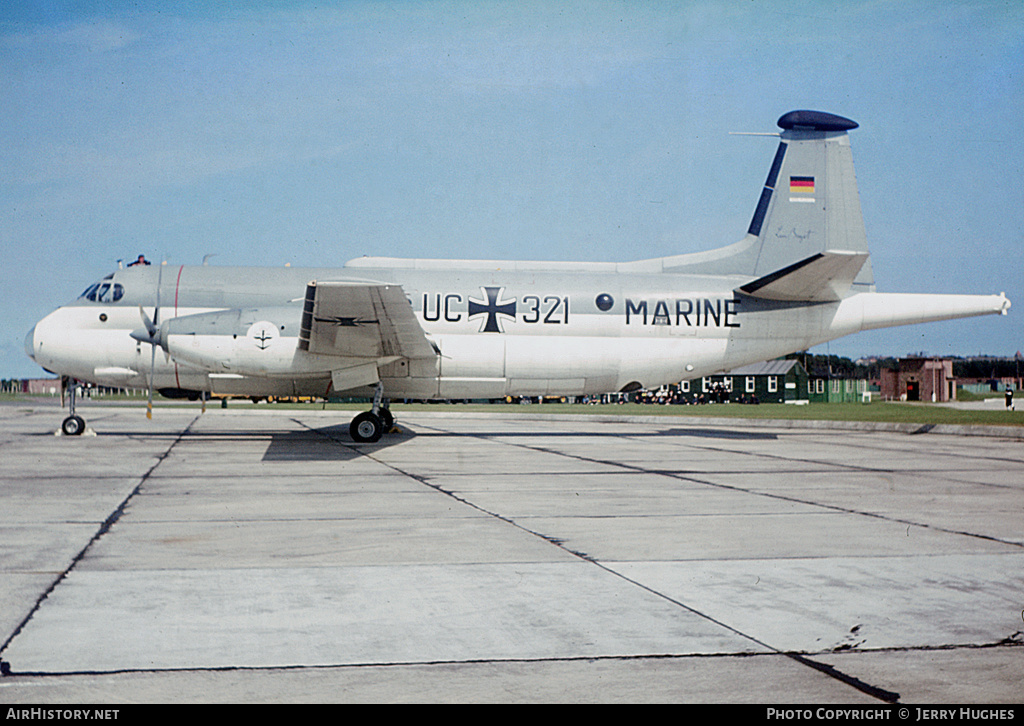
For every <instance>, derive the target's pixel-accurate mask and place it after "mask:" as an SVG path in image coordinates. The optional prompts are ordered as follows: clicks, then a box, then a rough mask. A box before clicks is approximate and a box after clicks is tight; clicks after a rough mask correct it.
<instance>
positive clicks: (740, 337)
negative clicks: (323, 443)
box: [25, 111, 1009, 441]
mask: <svg viewBox="0 0 1024 726" xmlns="http://www.w3.org/2000/svg"><path fill="white" fill-rule="evenodd" d="M779 125H780V127H782V128H783V132H782V133H781V134H780V137H781V141H780V145H779V148H778V150H777V151H776V154H775V158H774V160H773V162H772V165H771V168H770V171H769V174H768V179H767V181H766V183H765V185H764V187H763V189H762V191H761V197H760V200H759V202H758V205H757V207H756V210H755V213H754V217H753V219H752V221H751V224H750V227H749V228H748V230H747V234H746V236H745V237H744V238H743V239H742V240H740V241H739V242H737V243H736V244H733V245H730V246H728V247H724V248H721V249H718V250H712V251H710V252H700V253H694V254H687V255H677V256H673V257H665V258H656V259H646V260H639V261H634V262H625V263H603V262H523V261H469V260H428V259H393V258H375V257H362V258H357V259H354V260H351V261H349V262H348V263H347V264H345V266H344V267H340V268H317V269H300V268H292V267H281V268H266V267H260V268H253V267H214V266H207V265H197V266H184V265H180V266H179V265H166V264H165V265H154V266H144V265H135V266H131V267H128V268H126V269H122V270H118V271H116V272H114V273H113V274H111V275H108V276H107V277H106V278H104V279H103V280H101V281H100V282H98V283H96V284H95V285H92V286H90V287H89V288H88V289H87V290H86V291H85V293H83V295H82V296H81V297H80V298H78V299H77V300H75V301H74V302H72V303H70V304H68V305H65V306H63V307H61V308H58V309H57V310H56V311H54V312H53V313H51V314H50V315H48V316H47V317H45V318H44V319H42V320H41V321H39V323H37V324H36V326H35V327H34V328H33V330H32V331H30V332H29V335H28V337H27V338H26V341H25V345H26V352H27V353H28V354H29V355H30V356H31V357H32V358H33V359H34V360H35V361H36V362H37V363H39V364H40V365H41V366H42V367H43V368H45V369H47V370H49V371H52V372H54V373H59V374H61V375H63V376H69V377H72V378H76V379H80V380H84V381H91V382H93V383H96V384H100V385H110V386H121V387H155V388H156V389H158V390H161V391H162V392H164V393H166V394H168V395H190V394H197V393H199V392H207V393H212V394H215V395H217V394H221V395H229V394H231V395H244V396H327V395H331V394H342V393H346V392H349V393H350V395H368V394H370V393H375V394H376V396H375V402H374V406H373V410H372V411H371V412H368V413H366V414H361V415H360V416H357V417H356V420H355V421H353V424H352V428H351V431H352V434H353V436H354V437H355V438H356V439H357V440H359V441H374V440H376V439H377V438H379V436H380V434H381V433H382V431H384V430H386V429H387V428H388V426H387V424H389V423H390V420H391V419H390V414H389V413H388V412H387V408H386V405H384V401H383V396H384V394H385V393H386V395H387V396H388V397H390V398H415V399H449V398H459V399H461V398H502V397H505V396H521V395H527V396H539V395H583V394H603V393H609V392H616V391H632V390H637V389H641V388H653V387H657V386H660V385H663V384H666V383H674V382H678V381H681V380H688V379H694V378H699V377H702V376H706V375H709V374H712V373H715V372H719V371H724V370H729V369H731V368H734V367H738V366H741V365H745V364H748V363H755V362H758V361H763V360H768V359H772V358H776V357H779V356H782V355H785V354H788V353H791V352H794V351H799V350H804V349H807V348H809V347H811V346H814V345H817V344H819V343H822V342H825V341H828V340H832V339H835V338H838V337H841V336H845V335H849V334H851V333H856V332H858V331H861V330H867V329H871V328H880V327H888V326H893V325H904V324H910V323H919V322H928V321H932V320H944V319H950V318H958V317H968V316H974V315H984V314H991V313H1004V314H1005V312H1006V311H1007V309H1008V308H1009V301H1008V300H1007V299H1006V298H1005V296H1003V295H1001V294H1000V295H922V294H894V293H879V292H876V291H875V289H874V280H873V276H872V271H871V264H870V258H869V254H868V249H867V242H866V236H865V234H864V228H863V221H862V218H861V213H860V201H859V197H858V193H857V187H856V179H855V176H854V174H853V163H852V157H851V155H850V147H849V139H848V135H847V131H849V130H850V129H853V128H856V124H855V123H854V122H852V121H849V120H848V119H844V118H842V117H839V116H833V115H831V114H825V113H821V112H813V111H796V112H792V113H790V114H786V115H785V116H783V117H782V118H781V119H780V120H779ZM157 349H159V350H157Z"/></svg>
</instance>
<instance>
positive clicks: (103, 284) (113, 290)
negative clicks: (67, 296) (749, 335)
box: [79, 275, 124, 303]
mask: <svg viewBox="0 0 1024 726" xmlns="http://www.w3.org/2000/svg"><path fill="white" fill-rule="evenodd" d="M113 277H114V276H113V275H107V276H106V277H104V278H103V279H102V280H100V281H99V282H97V283H96V284H94V285H90V286H89V287H88V288H86V290H85V292H83V293H82V294H81V295H79V299H81V298H85V299H86V300H89V301H90V302H101V303H112V302H117V301H118V300H120V299H121V298H122V297H123V296H124V286H123V285H121V284H120V283H116V282H114V281H113V280H112V278H113Z"/></svg>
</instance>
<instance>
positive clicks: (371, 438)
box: [348, 383, 395, 444]
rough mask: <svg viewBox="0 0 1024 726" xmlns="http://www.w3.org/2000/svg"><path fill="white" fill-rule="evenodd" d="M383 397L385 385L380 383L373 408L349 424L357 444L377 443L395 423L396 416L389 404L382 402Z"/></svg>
mask: <svg viewBox="0 0 1024 726" xmlns="http://www.w3.org/2000/svg"><path fill="white" fill-rule="evenodd" d="M383 398H384V386H383V384H380V383H378V384H377V390H376V391H374V393H373V408H371V409H370V410H369V411H364V412H363V413H361V414H359V415H358V416H356V417H355V418H354V419H352V423H351V424H349V427H348V433H349V436H351V437H352V440H353V441H355V442H356V443H357V444H373V443H376V442H378V441H380V437H381V436H383V435H384V434H386V433H388V432H389V431H391V427H392V426H394V425H395V417H394V416H393V415H391V411H390V410H389V409H388V407H387V405H386V404H383V403H382V399H383Z"/></svg>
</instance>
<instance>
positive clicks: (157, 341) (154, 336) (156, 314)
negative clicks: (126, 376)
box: [132, 263, 167, 421]
mask: <svg viewBox="0 0 1024 726" xmlns="http://www.w3.org/2000/svg"><path fill="white" fill-rule="evenodd" d="M163 279H164V266H163V263H161V264H160V269H159V270H158V272H157V277H156V307H155V308H153V319H152V320H150V319H149V317H148V316H147V315H146V311H145V310H143V309H142V306H141V305H139V314H140V315H142V324H143V325H145V326H146V332H147V333H149V341H148V342H149V344H150V345H151V346H152V349H151V350H150V355H149V397H148V398H147V399H146V418H148V419H149V420H150V421H152V420H153V379H154V378H155V377H156V347H157V346H158V345H159V346H160V347H161V348H163V336H162V335H161V334H160V330H159V328H157V325H159V322H160V286H161V284H162V283H163ZM132 337H133V338H134V337H135V334H134V333H132ZM136 340H138V338H136ZM164 350H165V351H166V350H167V349H166V348H164Z"/></svg>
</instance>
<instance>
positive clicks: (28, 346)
mask: <svg viewBox="0 0 1024 726" xmlns="http://www.w3.org/2000/svg"><path fill="white" fill-rule="evenodd" d="M25 353H26V355H28V357H29V358H31V359H32V360H35V359H36V326H34V325H33V326H32V329H31V330H30V331H28V335H26V336H25Z"/></svg>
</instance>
